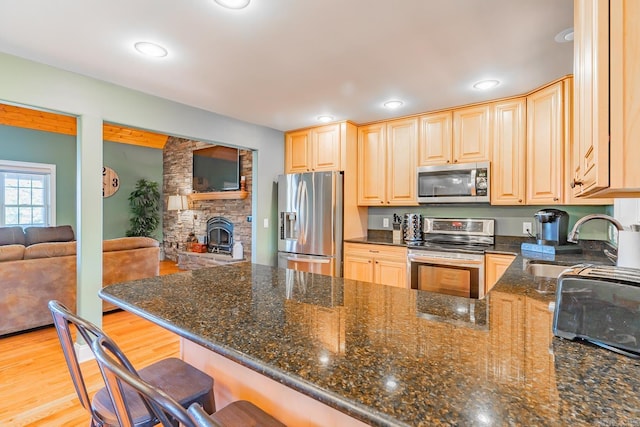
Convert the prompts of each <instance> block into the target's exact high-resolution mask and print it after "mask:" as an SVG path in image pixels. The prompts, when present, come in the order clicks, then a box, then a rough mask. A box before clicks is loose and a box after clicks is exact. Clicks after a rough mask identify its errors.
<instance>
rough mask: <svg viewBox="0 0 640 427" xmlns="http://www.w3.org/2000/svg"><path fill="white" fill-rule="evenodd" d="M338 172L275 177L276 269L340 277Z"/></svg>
mask: <svg viewBox="0 0 640 427" xmlns="http://www.w3.org/2000/svg"><path fill="white" fill-rule="evenodd" d="M342 186H343V175H342V173H341V172H310V173H298V174H288V175H280V176H279V177H278V214H279V220H278V225H279V229H278V232H279V236H278V237H279V238H278V266H279V267H283V268H290V269H293V270H299V271H308V272H312V273H320V274H326V275H330V276H336V277H341V276H342V212H343V208H342V200H343V199H342V194H343V188H342Z"/></svg>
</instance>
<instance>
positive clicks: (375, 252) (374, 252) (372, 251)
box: [369, 249, 380, 254]
mask: <svg viewBox="0 0 640 427" xmlns="http://www.w3.org/2000/svg"><path fill="white" fill-rule="evenodd" d="M369 252H371V253H372V254H377V253H379V252H380V251H374V250H373V249H369Z"/></svg>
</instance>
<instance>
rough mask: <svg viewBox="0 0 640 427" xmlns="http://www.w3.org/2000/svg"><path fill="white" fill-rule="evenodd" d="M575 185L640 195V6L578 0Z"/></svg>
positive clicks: (592, 193) (582, 191) (596, 193)
mask: <svg viewBox="0 0 640 427" xmlns="http://www.w3.org/2000/svg"><path fill="white" fill-rule="evenodd" d="M574 25H575V40H574V73H575V75H574V76H575V91H574V97H575V115H574V123H575V124H574V132H575V139H576V141H577V152H578V154H577V161H576V162H574V169H573V174H572V176H571V177H569V178H570V180H571V183H572V184H574V185H577V186H578V187H580V188H579V190H577V193H578V194H579V195H581V196H589V197H603V196H604V197H614V196H615V197H640V170H638V167H637V164H638V158H639V157H640V144H639V143H638V141H640V126H638V117H640V55H638V40H640V2H638V1H637V0H615V1H606V0H598V1H594V0H575V1H574Z"/></svg>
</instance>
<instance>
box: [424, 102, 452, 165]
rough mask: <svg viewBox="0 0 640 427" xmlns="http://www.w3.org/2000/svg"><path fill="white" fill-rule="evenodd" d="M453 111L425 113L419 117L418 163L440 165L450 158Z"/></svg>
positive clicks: (449, 161)
mask: <svg viewBox="0 0 640 427" xmlns="http://www.w3.org/2000/svg"><path fill="white" fill-rule="evenodd" d="M452 129H453V113H452V112H451V111H445V112H442V113H434V114H426V115H424V116H421V117H420V132H419V133H420V136H419V142H418V165H419V166H429V165H442V164H446V163H451V160H452V157H451V156H452V147H451V144H452V139H451V138H452V136H451V134H452Z"/></svg>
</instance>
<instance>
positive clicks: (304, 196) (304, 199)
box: [301, 181, 309, 244]
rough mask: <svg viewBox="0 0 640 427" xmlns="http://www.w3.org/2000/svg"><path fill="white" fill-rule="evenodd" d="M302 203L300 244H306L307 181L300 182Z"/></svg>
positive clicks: (307, 213)
mask: <svg viewBox="0 0 640 427" xmlns="http://www.w3.org/2000/svg"><path fill="white" fill-rule="evenodd" d="M302 203H303V207H304V222H303V223H302V224H301V225H302V227H303V229H304V232H303V240H302V244H306V243H307V236H308V234H309V217H308V215H309V191H308V188H307V181H303V182H302Z"/></svg>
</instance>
